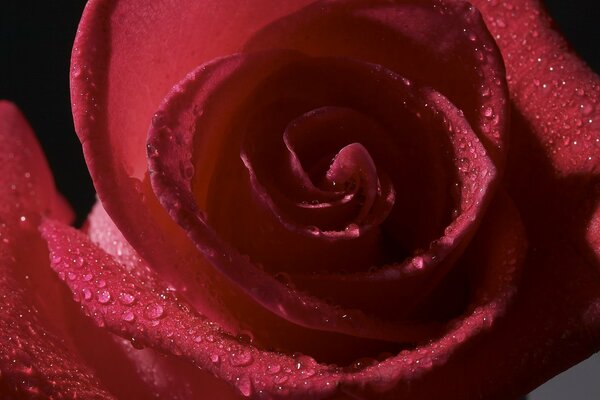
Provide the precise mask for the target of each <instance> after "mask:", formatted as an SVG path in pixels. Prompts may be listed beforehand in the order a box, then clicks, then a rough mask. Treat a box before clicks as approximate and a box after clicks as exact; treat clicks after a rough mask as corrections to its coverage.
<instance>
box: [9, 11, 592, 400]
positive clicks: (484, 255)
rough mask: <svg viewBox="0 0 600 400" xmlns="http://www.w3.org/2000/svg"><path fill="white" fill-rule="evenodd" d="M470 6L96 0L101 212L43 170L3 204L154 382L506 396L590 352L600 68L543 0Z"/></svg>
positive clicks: (80, 70)
mask: <svg viewBox="0 0 600 400" xmlns="http://www.w3.org/2000/svg"><path fill="white" fill-rule="evenodd" d="M473 3H474V4H473V5H472V4H470V3H468V2H465V1H459V0H372V1H367V0H319V1H303V0H293V1H284V2H280V1H268V0H260V1H252V2H250V1H247V2H246V1H241V2H240V1H229V0H225V1H212V0H205V1H188V0H180V1H171V0H159V1H156V2H147V1H141V0H119V1H117V0H92V1H90V2H89V3H88V5H87V7H86V11H85V13H84V16H83V18H82V21H81V24H80V27H79V30H78V34H77V38H76V42H75V46H74V49H73V58H72V66H71V96H72V103H73V114H74V118H75V126H76V130H77V133H78V135H79V137H80V139H81V141H82V144H83V148H84V153H85V157H86V161H87V163H88V166H89V169H90V172H91V175H92V178H93V180H94V184H95V186H96V189H97V192H98V197H99V199H100V202H101V203H98V205H97V206H96V207H95V209H94V211H93V212H92V214H91V215H90V218H89V221H88V223H87V225H86V228H85V230H84V231H85V233H82V232H78V231H76V230H74V229H73V228H69V227H68V226H67V225H65V223H64V215H65V214H64V212H63V211H61V210H64V208H62V207H61V204H62V203H61V202H60V201H59V200H53V199H55V198H56V199H58V198H57V197H56V196H55V195H54V191H53V188H52V187H51V184H47V182H51V181H50V177H49V175H47V172H43V173H45V174H46V175H44V176H43V178H42V179H41V180H40V182H42V184H43V185H46V186H43V187H42V186H40V188H41V189H40V190H41V191H43V192H44V193H52V196H50V197H49V199H50V201H49V202H48V203H44V204H42V205H40V204H37V203H36V202H38V201H39V199H38V197H37V196H34V195H32V194H31V193H29V192H23V193H21V192H19V191H17V192H15V193H17V194H15V195H14V196H16V199H17V201H13V200H14V199H12V198H11V201H9V202H7V203H6V204H7V205H2V206H1V207H4V208H7V207H8V208H7V209H6V211H5V210H4V208H0V211H1V212H2V213H4V214H6V215H10V218H13V220H15V221H16V222H15V224H16V225H15V227H14V228H10V229H17V230H18V229H21V228H19V227H18V226H21V225H19V224H21V223H25V224H28V223H31V222H29V221H32V218H33V221H34V222H33V223H32V229H30V230H31V231H32V232H35V229H33V228H35V227H36V226H37V223H38V221H39V218H40V216H41V215H44V216H46V217H47V218H45V219H44V221H43V223H42V226H41V232H42V235H43V237H44V239H45V240H46V241H47V243H48V247H49V249H50V260H51V267H52V269H53V270H54V271H55V272H56V274H57V276H58V277H59V278H60V279H61V280H63V281H64V282H65V283H66V285H67V286H68V288H69V290H70V292H71V295H72V297H73V298H74V300H75V301H76V302H78V303H80V305H81V308H82V309H83V311H84V313H85V314H86V315H88V316H90V317H91V318H92V320H93V321H94V322H95V325H96V326H97V327H99V328H102V329H104V330H107V331H109V332H111V333H110V335H109V336H105V337H104V338H105V339H106V338H109V337H110V338H111V339H110V340H111V343H112V346H114V349H115V350H114V354H115V357H117V356H118V357H121V359H123V360H126V361H124V362H123V365H125V366H127V367H128V368H129V369H128V371H129V372H128V373H129V374H130V375H128V376H131V379H133V380H135V382H136V383H138V384H139V385H140V387H142V388H144V390H148V391H151V392H156V393H161V394H167V393H168V395H170V396H172V397H177V398H186V397H190V396H191V397H194V396H196V397H198V396H200V397H201V396H208V397H214V398H236V397H239V396H246V397H254V398H329V397H333V398H384V399H385V398H389V399H393V398H411V399H437V398H441V397H443V398H447V399H477V398H486V399H507V398H508V399H512V398H517V397H518V396H521V395H523V394H524V393H526V392H527V391H529V390H530V389H532V388H534V387H535V386H536V385H538V384H540V383H541V382H543V381H544V380H546V379H548V378H549V377H551V376H552V375H554V374H556V373H558V372H559V371H561V370H563V369H565V368H567V367H568V366H570V365H572V364H573V363H575V362H577V361H580V360H581V359H583V358H585V357H586V356H589V355H590V354H592V353H593V352H594V351H596V350H598V348H599V347H600V340H599V336H600V279H599V278H600V277H599V276H598V274H599V273H600V270H599V268H598V267H599V265H600V264H599V260H600V259H599V258H598V257H599V255H600V250H599V247H598V244H599V243H600V233H599V232H600V228H599V227H600V211H598V210H600V208H599V207H598V203H599V199H600V198H599V197H598V196H599V194H600V190H599V188H598V182H599V178H598V159H599V157H600V150H599V149H600V147H599V143H600V137H599V136H598V129H597V128H598V124H599V123H600V122H599V121H598V118H599V117H600V116H598V112H597V106H596V104H597V101H598V95H599V84H600V81H599V80H598V77H597V76H595V75H593V74H592V72H591V71H590V70H589V69H588V68H587V67H586V66H585V65H584V64H583V63H582V62H581V61H579V60H578V59H577V58H576V57H575V56H574V55H573V54H572V53H570V51H569V50H568V48H567V47H566V44H565V43H564V41H563V40H562V39H561V38H560V37H559V36H558V34H556V33H555V32H554V31H553V30H552V29H551V28H550V21H549V19H548V17H547V16H546V15H545V14H544V12H543V10H542V9H541V7H540V5H539V3H538V2H537V1H535V0H525V1H517V0H507V1H496V0H481V1H478V0H475V1H473ZM476 7H477V8H476ZM480 11H481V13H482V14H480ZM482 16H483V18H482ZM488 29H489V31H488ZM490 32H491V33H490ZM505 64H506V70H505ZM509 110H510V111H511V112H510V113H511V118H510V119H509V115H508V114H509ZM14 124H17V125H19V124H22V122H16V123H14ZM509 139H510V148H509ZM36 151H37V150H36ZM10 154H11V153H10V152H7V153H5V154H3V156H8V155H10ZM31 159H32V160H34V162H38V160H43V158H42V157H41V155H39V154H33V155H32V156H31ZM17 165H18V164H17ZM35 165H36V164H34V166H35ZM44 168H45V167H44ZM44 168H41V170H42V171H45V169H44ZM19 173H21V172H19ZM8 176H10V177H11V178H10V179H12V178H13V177H15V176H17V173H11V174H9V175H8ZM20 179H25V181H26V179H29V177H27V176H25V177H24V178H20ZM48 185H50V186H48ZM7 193H12V192H6V193H2V195H5V194H6V195H8V194H7ZM21 202H23V203H22V204H23V205H20V204H21ZM3 204H4V203H3ZM15 204H17V206H16V208H15V206H14V205H15ZM22 210H24V211H28V212H33V217H32V216H30V214H27V213H22ZM4 214H1V215H3V216H4ZM7 218H8V217H7ZM61 220H62V222H61ZM23 229H25V228H23ZM11 232H12V231H11ZM32 234H35V235H37V233H32ZM11 235H14V234H13V233H11ZM38 239H39V238H38ZM42 248H43V246H42ZM43 250H44V251H45V248H43ZM49 273H50V272H49V271H47V272H46V274H49ZM40 276H43V275H40ZM40 279H41V278H40ZM38 282H39V281H38ZM53 287H54V286H53ZM56 288H57V289H56V290H60V289H62V290H65V288H64V287H61V286H56ZM2 290H4V289H2ZM63 295H64V294H63ZM71 306H72V304H71ZM48 312H50V311H48ZM65 315H67V316H65ZM68 315H70V314H68V312H64V313H63V314H62V316H61V318H62V319H63V321H64V320H68V319H69V318H72V317H68ZM87 329H88V330H89V332H90V335H92V333H91V332H101V330H100V329H97V328H95V327H92V326H90V327H88V328H87ZM106 335H108V334H106ZM113 335H116V336H118V337H119V338H115V337H114V336H113ZM101 337H102V336H101ZM80 347H81V348H82V349H85V348H86V346H85V344H84V345H82V346H80ZM88 347H89V346H88ZM141 348H143V349H141ZM161 353H164V354H166V355H164V356H163V355H161ZM86 354H87V353H86ZM84 358H86V359H88V358H89V357H88V356H85V357H84ZM90 359H92V358H90ZM106 364H108V363H106ZM100 365H101V366H102V365H104V364H102V363H100ZM198 367H199V368H198ZM104 370H105V368H102V367H98V368H97V371H98V376H99V377H100V380H102V381H103V382H107V384H108V386H109V387H110V390H112V391H114V392H115V394H117V395H122V393H123V392H120V390H123V388H122V387H119V385H118V384H116V383H115V382H112V383H111V382H110V379H109V378H108V377H105V375H104V372H102V371H104ZM86 376H87V375H86ZM90 376H91V375H90ZM465 377H467V378H466V379H465ZM89 380H90V382H92V380H93V379H92V378H91V377H90V378H89ZM84 382H87V381H84ZM94 382H95V381H94ZM191 382H193V383H191ZM86 385H87V383H86ZM89 385H90V387H94V388H95V387H96V386H93V385H92V383H89ZM86 387H87V386H86ZM89 390H92V389H89ZM95 390H98V391H99V392H98V393H100V391H101V389H99V388H98V389H95ZM203 390H204V391H205V392H203Z"/></svg>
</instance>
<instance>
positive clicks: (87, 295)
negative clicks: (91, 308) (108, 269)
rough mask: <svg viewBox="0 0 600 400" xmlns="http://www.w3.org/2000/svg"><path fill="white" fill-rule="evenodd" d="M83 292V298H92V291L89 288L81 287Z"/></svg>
mask: <svg viewBox="0 0 600 400" xmlns="http://www.w3.org/2000/svg"><path fill="white" fill-rule="evenodd" d="M81 293H82V294H83V298H84V299H85V300H90V299H91V298H92V291H91V290H90V289H88V288H83V289H81Z"/></svg>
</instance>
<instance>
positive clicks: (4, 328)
mask: <svg viewBox="0 0 600 400" xmlns="http://www.w3.org/2000/svg"><path fill="white" fill-rule="evenodd" d="M0 148H1V149H2V152H0V188H1V190H0V311H1V312H0V396H2V397H3V398H4V397H5V396H6V397H10V398H47V397H54V398H72V397H76V396H81V397H84V398H93V399H112V398H113V397H112V395H111V394H110V393H109V392H108V391H106V390H105V389H104V388H103V387H102V386H101V385H100V384H99V382H98V380H97V378H96V377H95V376H94V375H93V373H92V371H91V370H90V369H89V368H88V367H87V366H86V365H85V363H84V362H83V361H82V360H81V358H80V357H79V355H78V354H76V353H75V352H73V349H72V348H69V347H68V346H66V345H65V340H64V339H63V338H61V337H60V334H59V331H60V330H57V325H60V323H61V321H60V318H61V315H60V314H61V313H60V311H59V312H56V311H54V312H53V311H52V310H49V309H48V308H44V307H43V306H42V303H41V302H40V296H46V295H48V294H52V293H53V289H54V285H53V283H52V282H51V281H50V282H42V283H41V285H39V283H40V281H39V278H40V275H41V276H43V272H40V271H44V270H45V268H43V267H44V266H46V264H47V254H46V252H45V251H44V249H43V247H40V246H38V243H39V238H38V235H37V232H36V231H35V225H36V224H37V221H38V220H39V216H40V214H50V213H52V214H53V215H55V216H57V217H59V218H62V219H65V220H70V219H71V216H72V213H71V211H70V209H69V208H68V206H67V207H65V204H64V203H62V201H61V202H60V203H58V200H57V199H58V195H57V193H56V191H55V189H54V184H53V182H52V176H51V174H50V171H49V169H48V167H47V165H46V162H45V159H44V156H43V154H42V153H41V150H40V148H39V146H38V144H37V142H36V140H35V137H34V135H33V133H32V132H31V129H30V128H29V126H28V124H27V122H26V121H25V120H24V118H23V117H22V115H21V114H20V112H19V111H18V110H17V108H16V107H15V106H13V105H12V104H10V103H7V102H4V101H0ZM36 283H37V284H38V285H36ZM56 308H60V304H56Z"/></svg>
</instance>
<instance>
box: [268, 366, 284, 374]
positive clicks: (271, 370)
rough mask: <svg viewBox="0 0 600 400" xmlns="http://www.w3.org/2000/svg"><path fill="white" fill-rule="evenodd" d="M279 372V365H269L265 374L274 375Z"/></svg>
mask: <svg viewBox="0 0 600 400" xmlns="http://www.w3.org/2000/svg"><path fill="white" fill-rule="evenodd" d="M279 371H281V365H279V364H269V365H268V366H267V373H268V374H271V375H275V374H277V373H279Z"/></svg>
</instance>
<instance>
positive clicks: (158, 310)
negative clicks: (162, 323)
mask: <svg viewBox="0 0 600 400" xmlns="http://www.w3.org/2000/svg"><path fill="white" fill-rule="evenodd" d="M163 314H164V309H163V307H162V306H161V305H160V304H158V303H151V304H148V305H147V306H146V310H145V312H144V315H145V316H146V318H148V319H159V318H161V317H162V316H163Z"/></svg>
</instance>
